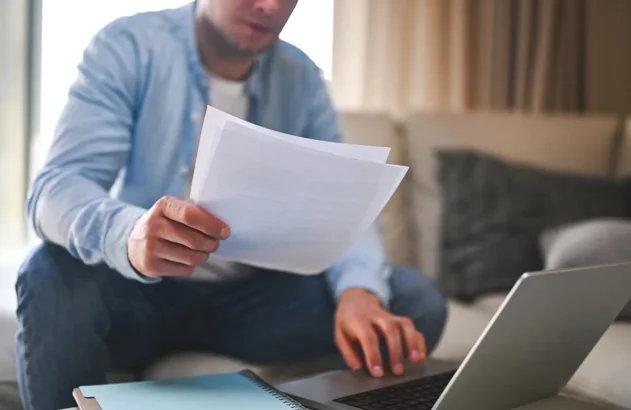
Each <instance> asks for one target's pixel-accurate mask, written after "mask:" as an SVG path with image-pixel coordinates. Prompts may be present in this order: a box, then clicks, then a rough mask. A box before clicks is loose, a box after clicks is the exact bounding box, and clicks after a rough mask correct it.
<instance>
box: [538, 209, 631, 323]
mask: <svg viewBox="0 0 631 410" xmlns="http://www.w3.org/2000/svg"><path fill="white" fill-rule="evenodd" d="M541 250H542V252H543V255H544V260H545V268H546V269H565V268H579V267H584V266H593V265H607V264H613V263H626V262H631V219H594V220H589V221H583V222H578V223H575V224H570V225H564V226H561V227H557V228H551V229H548V230H546V231H545V232H544V233H543V235H542V236H541ZM619 319H627V320H629V319H631V301H629V304H627V306H626V307H625V308H624V309H623V310H622V313H621V314H620V316H619Z"/></svg>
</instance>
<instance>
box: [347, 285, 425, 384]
mask: <svg viewBox="0 0 631 410" xmlns="http://www.w3.org/2000/svg"><path fill="white" fill-rule="evenodd" d="M381 337H383V338H385V340H386V345H387V346H388V351H389V355H390V364H391V368H392V372H393V373H394V374H395V375H402V374H403V372H404V366H403V346H404V345H405V346H406V347H407V351H408V354H409V358H410V360H411V361H412V362H413V363H420V362H422V361H424V360H425V358H426V350H425V338H424V337H423V335H422V334H421V333H420V332H419V331H418V330H416V327H415V326H414V322H413V321H412V320H411V319H409V318H407V317H401V316H395V315H393V314H392V313H390V312H388V311H387V310H386V309H385V308H384V307H383V306H382V305H381V302H380V300H379V298H378V297H377V296H376V295H374V294H373V293H371V292H368V291H366V290H364V289H349V290H347V291H345V292H344V293H343V294H342V296H341V297H340V300H339V303H338V306H337V312H336V314H335V343H336V344H337V347H338V349H339V350H340V352H341V353H342V356H343V357H344V360H345V361H346V364H347V365H348V366H349V367H350V368H351V369H355V370H359V369H361V368H362V367H364V361H363V360H362V358H361V356H360V354H359V349H360V348H361V351H362V352H363V353H364V358H365V361H366V365H367V366H368V369H369V371H370V374H371V375H372V376H373V377H382V376H383V375H384V369H383V359H382V357H381V351H380V348H379V345H380V343H379V340H380V338H381Z"/></svg>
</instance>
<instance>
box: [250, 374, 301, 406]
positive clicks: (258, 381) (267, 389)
mask: <svg viewBox="0 0 631 410" xmlns="http://www.w3.org/2000/svg"><path fill="white" fill-rule="evenodd" d="M247 376H248V377H249V378H250V379H251V380H252V381H253V382H254V384H256V386H257V387H259V388H260V389H261V390H263V391H264V392H266V393H267V394H269V395H271V396H272V397H274V398H275V399H276V400H278V401H280V402H281V403H283V404H285V405H286V406H287V407H288V408H289V409H291V410H307V409H306V408H305V407H304V406H303V405H302V404H300V403H298V402H297V401H296V400H294V399H292V398H291V397H289V396H287V395H285V394H283V393H281V392H279V391H278V390H276V389H275V388H274V387H272V386H270V385H269V384H267V383H266V382H265V381H264V380H263V379H261V378H260V377H258V376H257V375H256V374H254V373H252V372H247Z"/></svg>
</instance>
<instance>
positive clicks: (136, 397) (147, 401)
mask: <svg viewBox="0 0 631 410" xmlns="http://www.w3.org/2000/svg"><path fill="white" fill-rule="evenodd" d="M73 395H74V398H75V400H76V401H77V404H78V406H79V408H80V409H81V410H98V409H101V410H132V409H133V410H137V409H152V410H167V409H168V410H172V409H178V410H208V409H213V410H224V409H226V410H228V409H253V410H306V409H305V407H303V406H302V405H300V404H299V403H298V402H296V401H295V400H293V399H292V398H290V397H288V396H286V395H285V394H283V393H281V392H280V391H278V390H276V389H275V388H274V387H272V386H271V385H269V384H268V383H267V382H265V381H264V380H262V379H261V378H260V377H258V376H257V375H256V374H254V373H253V372H251V371H249V370H244V371H242V372H239V373H229V374H220V375H212V376H200V377H189V378H182V379H172V380H160V381H146V382H133V383H120V384H107V385H99V386H82V387H79V388H78V389H75V390H74V392H73Z"/></svg>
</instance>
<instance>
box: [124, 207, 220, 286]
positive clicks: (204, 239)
mask: <svg viewBox="0 0 631 410" xmlns="http://www.w3.org/2000/svg"><path fill="white" fill-rule="evenodd" d="M229 235H230V228H229V227H228V225H226V224H225V223H223V222H221V221H220V220H219V219H217V218H215V217H214V216H212V215H210V214H208V213H207V212H206V211H204V210H203V209H201V208H199V207H198V206H196V205H194V204H192V203H190V202H188V201H184V200H181V199H178V198H171V197H165V198H162V199H160V200H159V201H158V202H156V204H155V205H154V206H153V207H152V208H151V209H150V210H149V211H147V213H145V214H144V215H143V216H142V217H141V218H140V219H139V220H138V221H137V222H136V224H135V225H134V229H133V230H132V232H131V234H130V236H129V239H128V240H127V256H128V257H129V261H130V262H131V264H132V266H133V267H134V268H135V269H136V270H137V271H138V272H140V273H142V274H143V275H145V276H148V277H153V278H156V277H160V276H190V275H191V274H192V273H193V270H195V267H196V266H197V265H199V264H200V263H203V262H205V261H206V260H207V259H208V256H209V254H211V253H213V252H215V251H217V249H219V240H222V239H227V238H228V236H229Z"/></svg>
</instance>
